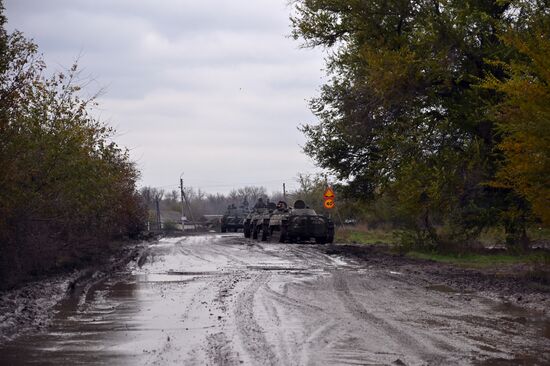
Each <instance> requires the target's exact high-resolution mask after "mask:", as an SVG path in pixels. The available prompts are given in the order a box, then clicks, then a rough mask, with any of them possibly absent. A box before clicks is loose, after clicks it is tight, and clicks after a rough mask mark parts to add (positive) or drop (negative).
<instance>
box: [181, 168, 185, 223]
mask: <svg viewBox="0 0 550 366" xmlns="http://www.w3.org/2000/svg"><path fill="white" fill-rule="evenodd" d="M182 176H183V173H181V175H180V193H181V231H185V212H184V205H183V196H184V193H183V178H182Z"/></svg>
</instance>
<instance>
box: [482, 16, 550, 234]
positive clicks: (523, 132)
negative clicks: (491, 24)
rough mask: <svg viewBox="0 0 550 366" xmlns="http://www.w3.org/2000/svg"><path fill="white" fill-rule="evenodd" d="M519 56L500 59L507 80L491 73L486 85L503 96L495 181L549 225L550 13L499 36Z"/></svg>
mask: <svg viewBox="0 0 550 366" xmlns="http://www.w3.org/2000/svg"><path fill="white" fill-rule="evenodd" d="M501 38H502V40H503V42H505V43H506V44H507V45H508V46H510V47H511V48H512V49H513V50H514V51H515V52H516V55H517V57H515V58H514V59H513V60H511V61H509V62H498V61H497V62H496V65H497V66H499V67H501V68H502V70H504V72H505V73H506V75H507V78H506V79H504V80H501V79H498V78H497V77H495V76H493V75H489V76H487V78H486V79H485V82H484V84H483V85H484V87H486V88H489V89H492V90H495V91H497V92H498V93H501V94H502V95H503V96H504V99H503V101H502V102H501V103H499V104H498V105H496V107H495V108H494V110H492V111H491V112H493V113H494V114H492V116H493V118H494V120H495V121H496V123H497V127H498V130H499V133H500V134H501V136H502V138H501V140H500V142H499V144H498V148H499V150H500V152H501V153H502V155H503V156H502V161H501V163H500V165H499V169H498V171H497V174H496V176H495V179H494V180H493V181H492V185H493V186H496V187H502V188H508V189H513V190H514V191H515V192H517V193H518V194H519V195H521V196H522V197H525V199H526V200H527V201H528V202H529V204H530V205H531V206H532V208H533V213H534V214H535V215H536V216H537V217H538V218H540V220H541V221H542V223H543V224H544V225H546V226H548V225H550V178H549V175H548V173H549V172H550V16H549V13H548V9H546V12H544V11H540V12H537V13H536V15H535V16H533V17H532V18H530V20H529V21H528V22H527V23H526V24H524V25H523V26H522V27H520V26H516V27H508V28H506V29H505V31H504V32H503V34H502V36H501Z"/></svg>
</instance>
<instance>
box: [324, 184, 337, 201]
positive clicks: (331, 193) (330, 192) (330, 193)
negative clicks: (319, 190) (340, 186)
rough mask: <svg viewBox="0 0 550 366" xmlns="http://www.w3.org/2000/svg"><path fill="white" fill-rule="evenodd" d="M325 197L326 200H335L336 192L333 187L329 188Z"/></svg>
mask: <svg viewBox="0 0 550 366" xmlns="http://www.w3.org/2000/svg"><path fill="white" fill-rule="evenodd" d="M323 197H324V198H325V200H334V198H335V197H336V196H335V195H334V191H333V190H332V187H327V190H326V191H325V193H324V194H323Z"/></svg>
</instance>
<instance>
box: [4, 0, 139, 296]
mask: <svg viewBox="0 0 550 366" xmlns="http://www.w3.org/2000/svg"><path fill="white" fill-rule="evenodd" d="M3 10H4V9H3V6H2V5H1V3H0V167H1V168H0V288H5V287H9V286H10V285H12V284H15V283H16V282H17V281H19V280H21V279H23V278H26V277H27V276H29V275H33V274H42V273H46V272H48V271H56V270H59V269H60V268H62V267H67V266H72V265H74V264H75V263H78V262H81V261H90V260H93V259H94V258H95V257H96V256H97V255H99V254H101V253H102V252H105V251H107V250H108V248H110V243H111V242H112V241H113V239H120V238H124V237H127V236H131V235H136V234H137V233H139V231H140V230H141V228H142V225H143V222H144V221H145V215H146V210H145V208H144V206H143V204H142V201H141V199H140V196H139V194H138V192H137V191H136V189H135V183H136V179H137V177H138V171H137V170H136V168H135V166H134V164H133V163H132V162H131V161H130V160H129V157H128V154H127V152H126V150H124V149H122V148H120V147H118V146H117V145H116V144H115V143H114V142H112V141H111V139H110V137H111V136H112V135H113V131H112V130H111V129H110V128H109V127H108V126H106V125H105V124H103V123H102V122H100V121H99V120H97V119H96V118H94V117H93V116H92V115H91V114H90V110H91V108H92V107H93V106H94V105H95V102H94V98H83V97H82V96H81V93H79V91H80V86H79V72H78V70H77V67H76V66H73V67H72V68H71V69H70V70H68V71H67V72H65V73H56V74H54V75H53V76H51V77H46V76H44V74H45V68H46V65H45V64H44V61H43V59H42V57H41V56H40V54H39V53H38V50H37V45H36V44H34V43H33V42H32V41H30V40H28V39H26V38H25V37H24V36H23V34H21V33H20V32H17V31H16V32H13V33H11V34H7V32H6V30H5V28H4V26H5V23H6V18H5V16H4V15H3V14H4V12H3Z"/></svg>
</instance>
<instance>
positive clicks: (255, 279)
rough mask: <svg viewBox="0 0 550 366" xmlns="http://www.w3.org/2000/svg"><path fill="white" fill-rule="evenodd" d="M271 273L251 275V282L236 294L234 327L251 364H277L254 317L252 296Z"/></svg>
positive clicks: (271, 349) (277, 361)
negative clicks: (251, 361)
mask: <svg viewBox="0 0 550 366" xmlns="http://www.w3.org/2000/svg"><path fill="white" fill-rule="evenodd" d="M270 276H271V274H269V273H259V274H255V275H252V276H251V283H250V284H249V285H248V286H247V287H246V288H245V289H244V290H242V292H241V293H239V295H238V296H237V300H236V304H235V305H236V306H235V321H236V328H237V331H238V333H239V334H240V339H241V342H242V344H243V348H244V349H245V351H246V352H248V354H249V356H250V357H251V359H253V361H254V362H253V364H258V365H279V364H280V362H279V360H278V358H277V356H276V355H275V353H274V351H273V348H272V347H271V345H269V343H268V342H267V339H266V337H265V335H264V332H265V331H264V329H263V328H262V327H261V326H260V324H258V322H257V321H256V320H255V319H254V296H255V294H256V293H257V291H258V290H259V289H260V287H262V286H263V285H264V284H266V283H267V281H268V280H269V278H270Z"/></svg>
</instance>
